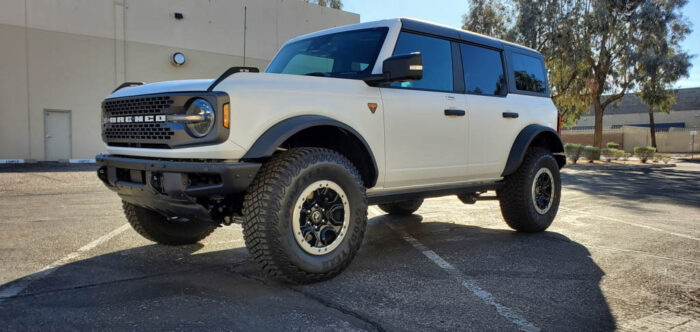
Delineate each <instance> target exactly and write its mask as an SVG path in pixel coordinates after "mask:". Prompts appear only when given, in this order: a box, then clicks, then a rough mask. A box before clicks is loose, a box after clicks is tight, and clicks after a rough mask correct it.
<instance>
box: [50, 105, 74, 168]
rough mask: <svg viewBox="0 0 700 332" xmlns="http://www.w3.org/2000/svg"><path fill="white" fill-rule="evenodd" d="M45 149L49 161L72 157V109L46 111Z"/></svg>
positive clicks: (64, 159)
mask: <svg viewBox="0 0 700 332" xmlns="http://www.w3.org/2000/svg"><path fill="white" fill-rule="evenodd" d="M44 149H45V158H46V160H48V161H59V160H60V161H68V160H69V159H70V157H71V116H70V111H44Z"/></svg>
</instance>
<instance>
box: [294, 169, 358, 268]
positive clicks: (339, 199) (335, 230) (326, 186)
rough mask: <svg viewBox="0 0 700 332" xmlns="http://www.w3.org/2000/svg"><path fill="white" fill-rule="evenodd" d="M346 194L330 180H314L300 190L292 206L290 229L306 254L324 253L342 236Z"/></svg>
mask: <svg viewBox="0 0 700 332" xmlns="http://www.w3.org/2000/svg"><path fill="white" fill-rule="evenodd" d="M348 219H349V205H348V198H347V196H346V195H345V192H344V191H343V189H342V188H340V186H338V185H337V184H336V183H334V182H332V181H318V182H315V183H313V184H311V185H310V186H308V187H307V188H306V189H304V191H303V192H302V193H301V195H300V197H299V199H298V200H297V203H296V205H295V207H294V211H293V216H292V226H293V227H292V229H293V231H294V237H295V239H296V240H297V243H298V244H299V246H300V247H301V248H302V249H303V250H304V251H306V252H307V253H309V254H312V255H325V254H327V253H329V252H331V251H333V250H334V249H335V248H336V247H337V246H338V245H339V244H340V242H341V241H342V239H343V238H344V237H345V234H346V233H347V232H346V229H347V224H348Z"/></svg>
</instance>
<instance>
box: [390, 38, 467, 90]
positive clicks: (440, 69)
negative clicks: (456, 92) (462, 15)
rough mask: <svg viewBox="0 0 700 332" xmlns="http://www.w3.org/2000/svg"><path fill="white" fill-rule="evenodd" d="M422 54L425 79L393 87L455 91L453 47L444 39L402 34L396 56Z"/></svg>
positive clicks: (395, 84) (397, 84) (397, 43)
mask: <svg viewBox="0 0 700 332" xmlns="http://www.w3.org/2000/svg"><path fill="white" fill-rule="evenodd" d="M414 52H420V53H421V54H422V55H423V79H421V80H420V81H411V82H400V83H399V82H397V83H392V84H391V86H394V87H402V88H409V89H425V90H436V91H450V92H452V91H453V87H452V85H453V81H452V80H453V77H452V46H451V45H450V42H449V41H447V40H444V39H438V38H433V37H427V36H422V35H417V34H413V33H407V32H402V33H401V34H400V35H399V40H398V41H397V42H396V47H395V48H394V55H399V54H409V53H414Z"/></svg>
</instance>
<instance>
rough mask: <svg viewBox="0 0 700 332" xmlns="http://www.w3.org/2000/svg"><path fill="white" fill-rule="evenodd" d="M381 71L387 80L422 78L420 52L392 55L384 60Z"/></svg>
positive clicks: (421, 57) (415, 79) (401, 80)
mask: <svg viewBox="0 0 700 332" xmlns="http://www.w3.org/2000/svg"><path fill="white" fill-rule="evenodd" d="M383 73H384V76H385V77H386V79H387V81H389V82H408V81H418V80H420V79H422V78H423V56H422V55H421V54H420V53H411V54H400V55H394V56H392V57H390V58H387V59H386V60H384V64H383Z"/></svg>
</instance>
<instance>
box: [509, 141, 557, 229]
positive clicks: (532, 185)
mask: <svg viewBox="0 0 700 332" xmlns="http://www.w3.org/2000/svg"><path fill="white" fill-rule="evenodd" d="M504 182H505V183H504V186H503V187H502V188H501V189H499V190H497V191H496V192H497V195H498V198H499V200H500V202H501V214H502V215H503V219H505V221H506V223H507V224H508V226H510V228H512V229H515V230H517V231H519V232H528V233H534V232H542V231H544V230H546V229H547V228H548V227H549V225H551V224H552V221H554V217H556V215H557V210H558V209H559V201H560V199H561V177H560V174H559V165H558V164H557V161H556V160H555V159H554V156H552V154H551V153H550V152H549V151H548V150H546V149H542V148H530V149H529V150H528V152H527V155H526V156H525V158H524V160H523V162H522V164H521V165H520V168H518V170H517V171H516V172H515V173H513V174H511V175H508V176H506V178H505V180H504Z"/></svg>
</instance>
